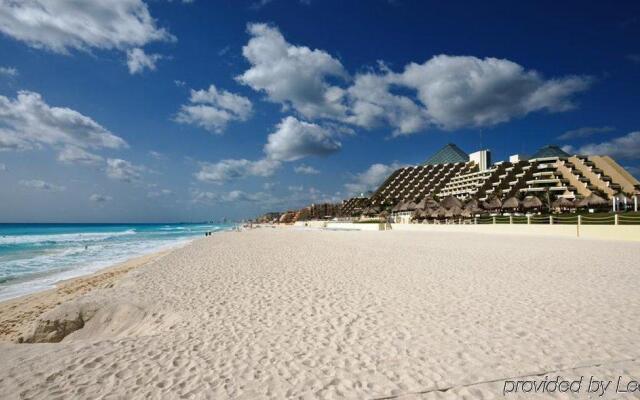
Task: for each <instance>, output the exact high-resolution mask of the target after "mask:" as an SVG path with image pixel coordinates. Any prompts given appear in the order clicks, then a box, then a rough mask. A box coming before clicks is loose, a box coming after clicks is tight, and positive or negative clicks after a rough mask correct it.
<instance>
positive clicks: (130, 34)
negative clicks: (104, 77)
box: [0, 0, 175, 53]
mask: <svg viewBox="0 0 640 400" xmlns="http://www.w3.org/2000/svg"><path fill="white" fill-rule="evenodd" d="M0 31H2V32H3V33H5V34H6V35H8V36H11V37H13V38H14V39H17V40H20V41H23V42H26V43H27V44H28V45H30V46H32V47H35V48H40V49H47V50H50V51H53V52H56V53H68V52H69V50H72V49H75V50H82V51H88V50H89V49H92V48H96V49H118V50H124V49H128V48H132V47H140V46H143V45H145V44H147V43H149V42H153V41H172V40H175V38H174V37H173V36H172V35H171V34H169V33H168V32H167V31H166V30H165V29H162V28H158V27H157V26H156V22H155V20H154V19H153V18H152V17H151V14H150V13H149V10H148V8H147V5H146V4H145V3H144V2H143V1H142V0H109V1H83V2H74V1H67V0H29V1H3V2H2V7H0Z"/></svg>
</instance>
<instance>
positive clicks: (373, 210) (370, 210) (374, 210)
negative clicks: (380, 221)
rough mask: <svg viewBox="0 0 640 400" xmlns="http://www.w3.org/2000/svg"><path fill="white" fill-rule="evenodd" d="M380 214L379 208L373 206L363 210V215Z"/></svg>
mask: <svg viewBox="0 0 640 400" xmlns="http://www.w3.org/2000/svg"><path fill="white" fill-rule="evenodd" d="M379 212H380V209H379V208H378V207H375V206H372V207H366V208H365V209H364V210H362V213H363V214H364V215H376V214H378V213H379Z"/></svg>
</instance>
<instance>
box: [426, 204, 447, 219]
mask: <svg viewBox="0 0 640 400" xmlns="http://www.w3.org/2000/svg"><path fill="white" fill-rule="evenodd" d="M446 213H447V209H446V208H444V207H438V209H436V210H433V211H432V212H431V214H430V216H431V218H444V217H445V216H446Z"/></svg>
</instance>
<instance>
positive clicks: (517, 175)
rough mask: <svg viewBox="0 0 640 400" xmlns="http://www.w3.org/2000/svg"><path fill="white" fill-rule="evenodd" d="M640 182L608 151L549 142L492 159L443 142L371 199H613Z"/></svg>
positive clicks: (382, 202)
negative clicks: (593, 152)
mask: <svg viewBox="0 0 640 400" xmlns="http://www.w3.org/2000/svg"><path fill="white" fill-rule="evenodd" d="M638 188H640V182H638V180H637V179H636V178H634V177H633V176H632V175H631V174H630V173H629V172H627V171H626V170H625V169H624V168H622V167H621V166H620V165H619V164H618V163H616V162H615V161H614V160H613V159H612V158H611V157H608V156H581V155H570V154H568V153H566V152H565V151H563V150H562V149H560V148H559V147H558V146H553V145H550V146H545V147H542V148H541V149H539V150H538V151H537V152H535V153H534V154H533V155H532V156H531V157H530V158H528V157H526V156H523V155H521V154H516V155H513V156H511V157H509V161H501V162H497V163H494V164H491V153H490V152H489V150H480V151H477V152H475V153H472V154H471V155H467V154H466V153H465V152H464V151H462V150H461V149H460V148H459V147H458V146H456V145H455V144H447V145H446V146H444V147H443V148H442V149H440V150H439V151H438V152H436V154H434V155H433V156H432V157H430V158H428V159H427V160H426V161H425V163H424V164H422V165H417V166H410V167H405V168H400V169H397V170H395V171H394V172H393V173H392V174H391V175H390V176H389V177H388V178H387V179H386V180H385V181H384V182H383V183H382V185H380V187H379V188H378V190H376V191H375V193H373V195H372V196H371V197H370V199H369V202H370V204H371V205H373V206H389V205H393V204H396V203H398V202H399V201H409V200H411V201H416V202H417V201H420V200H422V199H423V198H425V197H434V198H436V199H442V198H444V197H447V196H455V197H457V198H459V199H461V200H467V199H470V198H475V199H478V200H487V199H488V198H490V197H498V198H500V199H506V198H508V197H514V196H515V197H518V198H523V197H526V196H530V195H540V194H544V195H547V194H548V195H549V196H550V197H553V198H559V197H564V198H568V199H574V198H583V197H587V196H589V195H590V194H591V193H596V194H598V195H599V196H601V197H603V198H605V199H611V198H612V197H613V196H615V195H616V194H617V193H620V192H621V193H625V194H627V195H633V193H634V192H635V191H636V190H638ZM356 203H357V201H356V200H354V199H350V200H348V201H347V203H346V204H343V210H344V211H348V210H353V209H355V208H356V207H357V206H356ZM358 204H363V201H361V203H358ZM360 207H362V206H360Z"/></svg>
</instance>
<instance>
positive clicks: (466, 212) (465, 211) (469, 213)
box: [460, 208, 473, 218]
mask: <svg viewBox="0 0 640 400" xmlns="http://www.w3.org/2000/svg"><path fill="white" fill-rule="evenodd" d="M472 215H473V211H471V210H470V209H468V208H465V209H463V210H462V212H461V213H460V216H461V217H464V218H471V216H472Z"/></svg>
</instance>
